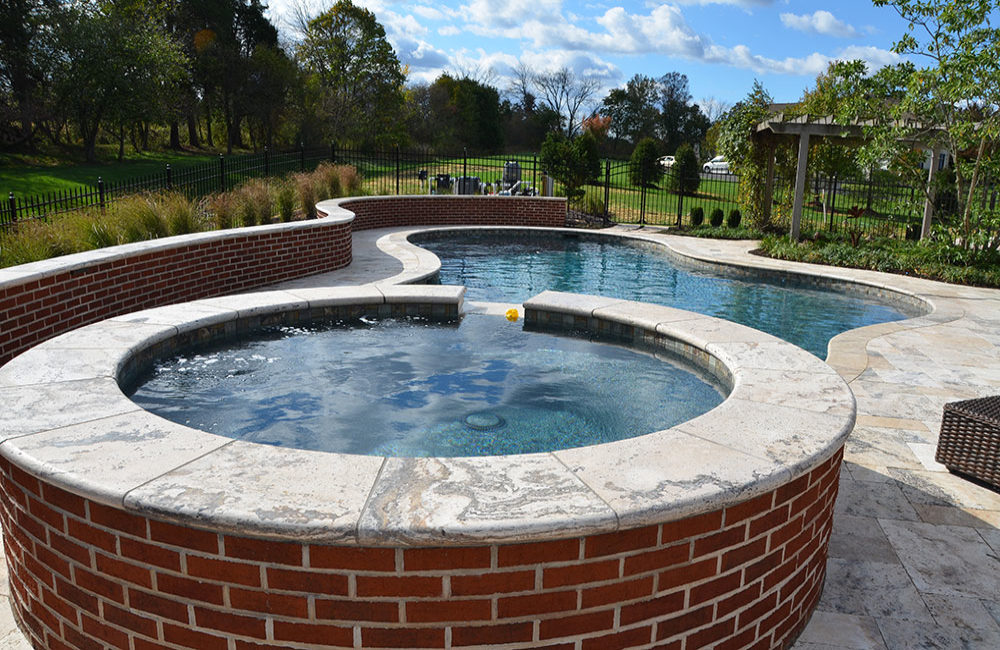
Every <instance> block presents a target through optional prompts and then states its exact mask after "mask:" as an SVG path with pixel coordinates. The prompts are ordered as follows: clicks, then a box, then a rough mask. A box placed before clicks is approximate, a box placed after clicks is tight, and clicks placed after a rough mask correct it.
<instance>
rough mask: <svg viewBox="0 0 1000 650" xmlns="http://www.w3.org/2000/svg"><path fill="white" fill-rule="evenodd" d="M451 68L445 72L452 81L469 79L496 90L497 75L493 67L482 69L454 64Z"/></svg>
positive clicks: (476, 66)
mask: <svg viewBox="0 0 1000 650" xmlns="http://www.w3.org/2000/svg"><path fill="white" fill-rule="evenodd" d="M453 67H454V69H453V70H448V71H447V72H448V74H449V75H450V76H451V77H452V78H453V79H470V80H472V81H475V82H476V83H477V84H480V85H481V86H490V87H492V88H496V85H497V78H498V75H497V71H496V70H494V69H493V66H489V67H487V68H484V67H482V66H479V65H458V64H455V65H454V66H453Z"/></svg>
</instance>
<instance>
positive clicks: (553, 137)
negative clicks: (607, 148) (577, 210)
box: [539, 131, 601, 201]
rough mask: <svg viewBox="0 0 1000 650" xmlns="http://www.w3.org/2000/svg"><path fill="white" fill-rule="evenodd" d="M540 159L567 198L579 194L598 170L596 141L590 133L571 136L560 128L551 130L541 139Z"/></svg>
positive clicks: (579, 196)
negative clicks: (570, 137)
mask: <svg viewBox="0 0 1000 650" xmlns="http://www.w3.org/2000/svg"><path fill="white" fill-rule="evenodd" d="M539 161H540V162H541V165H542V169H544V170H545V172H546V173H547V174H548V175H549V176H551V177H552V178H554V179H556V180H557V181H559V182H560V183H562V185H563V189H564V191H565V193H566V197H567V198H568V199H569V200H570V201H576V200H578V199H580V198H582V197H583V195H584V190H583V189H582V188H583V186H584V185H586V184H587V183H588V182H589V181H591V180H592V179H594V178H596V177H597V176H599V175H600V173H601V159H600V155H599V154H598V152H597V141H596V140H594V136H593V135H591V134H590V133H583V134H581V135H578V136H577V137H575V138H573V139H572V140H570V139H569V138H567V137H566V136H565V135H563V134H562V133H561V132H556V131H552V132H550V133H549V134H548V135H547V136H546V137H545V142H543V143H542V151H541V157H540V158H539Z"/></svg>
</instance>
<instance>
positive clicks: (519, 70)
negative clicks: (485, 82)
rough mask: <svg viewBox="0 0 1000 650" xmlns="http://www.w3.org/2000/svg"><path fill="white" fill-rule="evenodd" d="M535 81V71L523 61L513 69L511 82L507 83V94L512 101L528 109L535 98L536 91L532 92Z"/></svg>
mask: <svg viewBox="0 0 1000 650" xmlns="http://www.w3.org/2000/svg"><path fill="white" fill-rule="evenodd" d="M534 83H535V71H534V70H532V69H531V68H529V67H528V64H526V63H524V62H523V61H522V62H521V63H518V64H517V67H516V68H514V69H513V70H512V71H511V79H510V83H509V84H508V85H507V96H508V97H510V99H511V101H512V103H514V104H518V105H519V106H521V108H523V109H525V110H527V109H528V108H529V104H533V103H534V100H535V93H534V92H532V90H533V88H534Z"/></svg>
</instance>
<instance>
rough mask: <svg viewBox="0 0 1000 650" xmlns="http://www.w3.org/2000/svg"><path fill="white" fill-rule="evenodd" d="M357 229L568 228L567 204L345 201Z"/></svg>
mask: <svg viewBox="0 0 1000 650" xmlns="http://www.w3.org/2000/svg"><path fill="white" fill-rule="evenodd" d="M340 205H341V207H343V208H345V209H347V210H350V211H351V212H353V213H354V214H355V215H356V217H355V219H354V229H355V230H369V229H372V228H389V227H398V226H413V225H421V226H447V225H480V226H545V227H549V228H562V227H564V226H565V225H566V201H565V200H561V199H538V198H531V197H519V196H399V197H395V196H393V197H377V198H373V199H355V200H349V201H344V202H343V203H341V204H340Z"/></svg>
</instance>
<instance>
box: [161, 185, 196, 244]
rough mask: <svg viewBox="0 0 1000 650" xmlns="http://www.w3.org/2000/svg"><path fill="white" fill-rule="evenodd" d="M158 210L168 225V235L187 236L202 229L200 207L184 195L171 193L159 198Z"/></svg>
mask: <svg viewBox="0 0 1000 650" xmlns="http://www.w3.org/2000/svg"><path fill="white" fill-rule="evenodd" d="M156 210H157V211H158V212H159V213H160V215H161V218H162V220H163V221H164V222H165V223H166V226H167V233H168V234H171V235H186V234H188V233H192V232H199V231H200V230H201V229H202V225H201V210H200V206H199V205H198V203H196V202H195V201H192V200H191V199H189V198H187V197H186V196H184V195H183V194H178V193H170V194H163V195H161V196H159V197H158V199H157V201H156Z"/></svg>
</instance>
